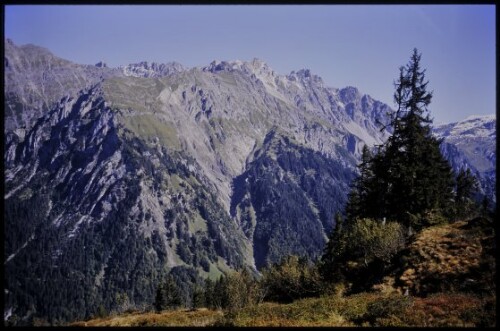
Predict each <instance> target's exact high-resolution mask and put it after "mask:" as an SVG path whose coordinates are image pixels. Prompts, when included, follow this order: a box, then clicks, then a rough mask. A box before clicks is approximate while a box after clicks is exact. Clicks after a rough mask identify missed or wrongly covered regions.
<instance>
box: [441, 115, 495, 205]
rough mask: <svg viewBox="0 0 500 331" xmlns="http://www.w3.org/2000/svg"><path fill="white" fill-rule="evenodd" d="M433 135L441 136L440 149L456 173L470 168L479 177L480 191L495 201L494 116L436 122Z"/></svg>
mask: <svg viewBox="0 0 500 331" xmlns="http://www.w3.org/2000/svg"><path fill="white" fill-rule="evenodd" d="M434 134H435V135H436V136H437V137H439V138H442V139H443V143H442V145H441V150H442V152H443V155H445V157H446V158H447V159H448V160H449V161H450V163H451V165H452V166H453V169H454V170H455V171H456V172H457V173H458V171H459V169H460V168H465V169H467V168H469V169H471V171H472V172H473V173H474V174H475V175H476V176H477V177H478V179H479V184H480V187H479V193H480V195H482V196H487V197H488V198H489V199H490V201H491V202H492V203H494V204H496V193H495V183H496V117H495V115H486V116H470V117H468V118H466V119H465V120H463V121H460V122H456V123H450V124H444V125H438V126H436V127H435V128H434Z"/></svg>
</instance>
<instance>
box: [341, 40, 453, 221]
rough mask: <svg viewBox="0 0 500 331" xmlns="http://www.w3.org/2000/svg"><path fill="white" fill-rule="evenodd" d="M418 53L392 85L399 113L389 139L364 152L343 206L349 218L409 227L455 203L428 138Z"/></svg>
mask: <svg viewBox="0 0 500 331" xmlns="http://www.w3.org/2000/svg"><path fill="white" fill-rule="evenodd" d="M420 59H421V54H419V53H418V51H417V50H416V49H415V50H414V51H413V54H412V56H411V59H410V62H409V63H408V64H407V65H406V66H404V67H400V70H399V79H398V80H397V81H396V82H395V83H394V85H395V89H396V91H395V93H394V101H395V103H396V104H397V110H396V111H395V112H393V113H391V114H390V115H391V119H390V127H392V129H393V133H392V135H391V136H390V137H389V139H388V140H387V141H386V142H385V143H384V144H383V145H381V146H379V151H378V153H377V154H376V155H374V156H370V154H369V153H368V151H367V150H364V151H363V157H362V162H361V164H360V168H359V169H360V176H359V177H358V179H357V180H356V181H355V182H354V187H353V192H352V193H351V195H350V197H349V198H350V199H349V202H348V205H347V206H348V207H347V215H348V218H349V219H354V218H375V219H383V218H384V217H386V218H387V219H392V220H395V221H399V222H404V223H405V225H407V226H413V227H417V228H418V227H421V226H422V225H421V224H418V222H417V224H413V221H412V220H418V219H420V218H418V217H413V218H412V217H409V215H417V214H421V213H423V212H425V211H428V210H439V211H440V212H443V213H449V211H450V208H451V207H452V201H453V186H454V178H453V172H452V169H451V167H450V166H449V164H448V161H447V160H446V159H445V158H444V157H443V156H442V154H441V152H440V149H439V145H440V143H441V142H440V140H438V139H436V138H435V137H434V136H432V134H431V126H430V125H431V123H432V120H431V118H430V115H429V110H428V108H427V106H428V105H429V104H430V102H431V99H432V92H428V91H427V85H428V83H429V82H428V81H426V80H425V70H423V69H421V67H420Z"/></svg>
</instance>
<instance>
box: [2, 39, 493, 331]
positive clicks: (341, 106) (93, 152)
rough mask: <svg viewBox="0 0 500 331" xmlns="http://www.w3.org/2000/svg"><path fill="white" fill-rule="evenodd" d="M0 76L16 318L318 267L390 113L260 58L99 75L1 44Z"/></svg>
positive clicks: (84, 311) (69, 312)
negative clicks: (0, 66)
mask: <svg viewBox="0 0 500 331" xmlns="http://www.w3.org/2000/svg"><path fill="white" fill-rule="evenodd" d="M5 66H6V86H5V91H6V101H5V106H6V109H7V108H8V107H10V108H8V109H9V110H8V111H7V110H6V113H5V121H6V123H8V125H7V124H6V127H5V132H4V137H5V153H4V164H5V195H4V202H5V206H6V211H5V212H4V219H5V223H4V229H5V234H6V236H5V237H6V244H5V253H4V261H5V262H4V265H5V274H6V281H5V290H6V293H8V295H6V297H5V307H6V311H7V310H8V311H10V313H11V314H13V316H17V317H18V318H19V319H22V318H25V319H26V320H29V318H33V316H40V317H44V318H47V319H50V320H51V322H52V323H55V322H57V321H65V320H72V319H83V318H87V317H89V316H92V315H93V314H95V313H96V311H97V308H98V307H99V306H100V305H102V306H103V307H104V308H105V309H106V310H113V309H119V308H117V307H122V306H123V302H122V301H123V300H125V299H124V298H126V300H125V302H127V305H128V306H130V307H145V306H147V305H149V304H151V302H152V300H153V297H154V291H155V289H156V286H157V285H158V282H159V280H160V279H161V278H162V277H164V275H165V274H166V273H167V272H174V273H176V274H177V275H180V276H179V277H181V276H182V277H184V278H183V279H188V278H189V277H194V276H193V274H198V275H201V276H202V277H211V278H216V277H218V276H219V275H220V274H222V273H225V272H228V271H229V270H233V269H237V268H241V267H249V268H251V269H253V270H254V271H255V272H257V271H258V270H259V269H261V268H263V267H265V266H266V265H267V264H268V263H273V262H277V261H279V260H280V259H281V258H282V257H284V256H287V255H289V254H299V255H303V256H306V257H309V258H311V259H314V258H316V257H317V256H318V255H319V254H320V253H321V251H322V247H323V246H324V243H325V242H326V237H327V235H328V233H329V232H330V231H331V230H332V229H334V227H335V221H334V215H335V213H337V212H343V206H344V205H345V202H346V200H347V194H348V192H349V185H350V183H351V181H352V179H353V178H354V177H355V175H356V171H357V170H356V166H357V163H358V162H359V158H360V155H361V149H362V147H363V146H364V145H365V144H366V145H368V146H372V147H373V146H375V145H377V144H380V143H382V142H383V141H384V140H385V139H387V137H388V135H389V133H388V132H381V131H380V123H382V124H387V122H388V117H387V113H389V112H392V110H391V108H390V107H389V106H387V105H386V104H383V103H382V102H380V101H377V100H374V99H373V98H372V97H370V96H369V95H366V94H362V93H361V92H360V91H359V90H358V89H356V88H355V87H346V88H342V89H338V88H331V87H327V86H325V84H324V82H323V80H322V79H321V78H320V77H319V76H317V75H314V74H313V73H311V72H310V71H309V70H307V69H302V70H298V71H297V72H295V71H294V72H291V73H290V74H289V75H279V74H277V73H276V72H274V71H273V70H272V69H271V68H270V67H269V66H268V65H267V64H266V63H265V62H263V61H261V60H259V59H253V60H252V61H248V62H245V61H214V62H212V63H210V64H209V65H207V66H205V67H200V68H190V69H188V68H185V67H183V66H182V65H180V64H177V63H174V62H171V63H167V64H157V63H149V62H140V63H137V64H131V65H128V66H124V67H120V68H108V67H107V66H105V65H104V64H102V63H101V64H99V65H98V66H82V65H77V64H73V63H71V62H69V61H66V60H62V59H59V58H57V57H55V56H53V55H52V54H50V52H48V51H47V50H44V49H42V48H38V47H36V46H16V45H15V44H14V43H12V42H11V41H8V45H6V53H5ZM48 87H50V88H48ZM450 132H452V131H450ZM495 134H496V133H495ZM458 136H459V135H458ZM458 140H459V139H458ZM458 140H457V141H458ZM452 143H453V142H451V141H450V145H449V146H455V145H452ZM450 148H451V147H450ZM457 148H458V147H457ZM454 153H455V154H453V155H454V156H456V157H454V158H452V160H463V162H468V161H467V155H465V156H464V157H463V158H461V155H462V154H460V153H462V152H461V151H460V150H459V149H457V150H456V151H455V152H454ZM450 155H451V154H450ZM26 274H32V275H35V276H34V277H33V278H32V279H30V280H28V279H27V278H24V276H23V275H26ZM70 275H71V276H70ZM75 275H76V276H75ZM40 289H43V291H40ZM89 289H90V290H89ZM118 297H119V298H120V300H118V299H117V298H118ZM32 307H35V309H32ZM20 323H21V324H22V322H20Z"/></svg>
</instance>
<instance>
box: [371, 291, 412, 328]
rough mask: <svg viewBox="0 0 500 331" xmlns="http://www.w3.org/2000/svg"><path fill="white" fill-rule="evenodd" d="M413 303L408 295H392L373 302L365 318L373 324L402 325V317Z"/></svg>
mask: <svg viewBox="0 0 500 331" xmlns="http://www.w3.org/2000/svg"><path fill="white" fill-rule="evenodd" d="M411 304H412V300H411V298H410V297H408V296H402V295H391V296H388V297H385V298H381V299H379V300H376V301H374V302H371V303H369V304H368V306H367V311H366V313H365V315H364V316H363V319H364V320H366V321H368V322H370V323H371V325H373V326H401V325H404V323H403V322H402V321H401V319H400V317H401V316H402V315H403V314H404V313H405V312H406V310H407V308H408V307H410V306H411Z"/></svg>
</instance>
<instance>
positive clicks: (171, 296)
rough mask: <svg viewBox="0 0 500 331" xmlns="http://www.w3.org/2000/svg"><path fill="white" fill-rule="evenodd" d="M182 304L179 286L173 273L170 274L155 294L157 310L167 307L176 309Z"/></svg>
mask: <svg viewBox="0 0 500 331" xmlns="http://www.w3.org/2000/svg"><path fill="white" fill-rule="evenodd" d="M181 304H182V299H181V295H180V291H179V287H178V285H177V283H176V282H175V279H174V277H173V276H172V275H170V274H169V275H168V276H167V278H166V279H165V281H164V282H163V283H161V284H160V285H159V286H158V288H157V290H156V296H155V302H154V307H155V309H156V311H158V312H159V311H162V310H165V309H175V308H177V307H179V306H181Z"/></svg>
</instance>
